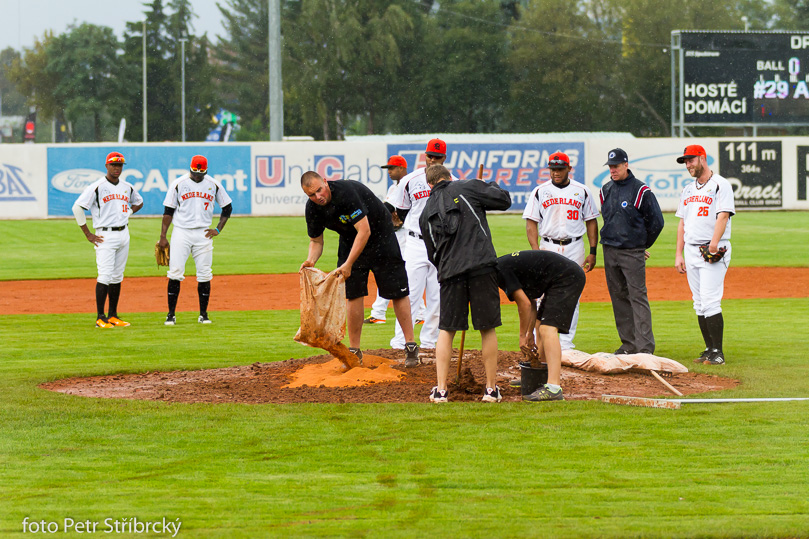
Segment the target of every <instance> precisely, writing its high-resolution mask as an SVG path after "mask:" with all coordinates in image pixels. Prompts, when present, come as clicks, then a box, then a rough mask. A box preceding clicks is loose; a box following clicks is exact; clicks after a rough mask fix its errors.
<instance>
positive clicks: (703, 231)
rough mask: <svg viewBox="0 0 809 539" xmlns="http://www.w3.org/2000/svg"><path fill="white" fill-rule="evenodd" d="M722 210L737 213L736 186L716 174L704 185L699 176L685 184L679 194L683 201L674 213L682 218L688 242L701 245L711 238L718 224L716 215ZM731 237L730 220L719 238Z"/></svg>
mask: <svg viewBox="0 0 809 539" xmlns="http://www.w3.org/2000/svg"><path fill="white" fill-rule="evenodd" d="M723 211H724V212H728V213H729V214H730V216H731V217H732V216H733V214H734V213H736V208H735V205H734V201H733V188H732V187H731V186H730V183H729V182H728V181H727V180H726V179H725V178H723V177H722V176H720V175H719V174H714V175H713V176H711V177H710V179H709V180H708V181H707V182H705V183H704V184H702V185H700V184H699V182H697V180H694V181H693V182H691V183H689V184H688V185H686V186H685V187H684V188H683V192H682V194H681V195H680V203H679V204H678V205H677V213H676V214H675V215H677V217H679V218H680V219H682V220H683V224H684V232H685V233H684V235H683V239H684V240H685V243H687V244H689V245H702V244H703V243H708V242H710V241H711V238H712V237H713V232H714V226H715V225H716V216H717V215H718V214H719V213H720V212H723ZM729 239H730V220H728V224H727V226H726V227H725V232H724V233H723V234H722V237H721V238H720V240H729Z"/></svg>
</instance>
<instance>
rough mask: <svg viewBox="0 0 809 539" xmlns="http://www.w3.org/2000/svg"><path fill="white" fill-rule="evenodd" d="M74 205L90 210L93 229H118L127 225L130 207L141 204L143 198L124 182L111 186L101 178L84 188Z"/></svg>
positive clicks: (105, 179) (119, 181) (104, 178)
mask: <svg viewBox="0 0 809 539" xmlns="http://www.w3.org/2000/svg"><path fill="white" fill-rule="evenodd" d="M76 204H78V205H79V206H80V207H81V208H83V209H85V210H90V215H91V216H92V217H93V228H95V229H98V228H100V227H119V226H124V225H126V224H128V223H129V216H130V214H131V213H132V211H131V210H132V206H137V205H138V204H143V197H141V196H140V193H138V192H137V191H136V190H135V188H134V187H133V186H132V184H131V183H129V182H127V181H126V180H122V179H120V178H119V179H118V183H117V184H113V183H111V182H110V181H109V180H108V179H107V177H106V176H102V177H100V178H99V179H97V180H96V181H94V182H93V183H91V184H90V185H88V186H87V187H85V188H84V191H82V193H81V195H79V198H78V199H77V200H76Z"/></svg>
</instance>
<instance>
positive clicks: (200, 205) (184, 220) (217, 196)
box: [163, 174, 232, 228]
mask: <svg viewBox="0 0 809 539" xmlns="http://www.w3.org/2000/svg"><path fill="white" fill-rule="evenodd" d="M214 202H216V203H218V204H219V207H220V208H223V207H225V206H227V205H228V204H230V203H231V202H232V200H231V198H230V195H228V193H227V191H225V188H224V187H222V184H220V183H219V182H218V181H216V180H214V179H213V178H211V177H210V176H205V177H204V178H203V179H202V181H200V182H199V183H197V182H195V181H194V180H192V179H191V176H190V175H189V174H186V175H184V176H180V177H179V178H177V179H176V180H174V181H173V182H172V184H171V185H170V186H169V190H168V191H166V198H165V199H164V200H163V205H164V206H166V207H168V208H175V209H176V211H175V212H174V218H173V219H172V222H173V223H174V226H178V227H180V228H208V227H210V226H211V221H213V206H214Z"/></svg>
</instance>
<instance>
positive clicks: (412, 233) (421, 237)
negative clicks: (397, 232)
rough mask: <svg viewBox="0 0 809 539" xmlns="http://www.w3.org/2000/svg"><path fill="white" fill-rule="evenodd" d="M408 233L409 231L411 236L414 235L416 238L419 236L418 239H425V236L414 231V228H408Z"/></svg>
mask: <svg viewBox="0 0 809 539" xmlns="http://www.w3.org/2000/svg"><path fill="white" fill-rule="evenodd" d="M407 233H408V234H410V235H411V236H413V237H414V238H418V239H420V240H423V239H424V236H422V235H421V234H416V233H415V232H413V231H412V230H408V231H407Z"/></svg>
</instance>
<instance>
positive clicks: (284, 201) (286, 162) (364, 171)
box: [251, 142, 388, 215]
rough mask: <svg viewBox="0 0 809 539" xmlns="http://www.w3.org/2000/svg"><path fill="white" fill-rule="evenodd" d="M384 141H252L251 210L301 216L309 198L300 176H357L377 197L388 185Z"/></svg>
mask: <svg viewBox="0 0 809 539" xmlns="http://www.w3.org/2000/svg"><path fill="white" fill-rule="evenodd" d="M386 152H387V144H385V143H384V142H272V143H256V144H252V160H251V161H252V169H253V170H252V174H253V182H252V194H253V200H252V208H253V215H303V213H304V208H305V206H306V201H307V200H308V199H307V197H306V195H305V194H304V192H303V190H302V189H301V175H302V174H303V173H304V172H306V171H308V170H314V171H315V172H317V173H318V174H320V175H321V176H323V178H325V179H326V180H356V181H359V182H362V183H364V184H365V185H367V186H368V187H370V188H371V190H372V191H373V192H374V193H376V194H377V196H379V197H380V198H382V197H384V196H385V193H386V192H387V189H388V173H387V171H386V170H385V169H383V168H381V167H382V165H384V164H385V163H387V159H388V158H387V154H386Z"/></svg>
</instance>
